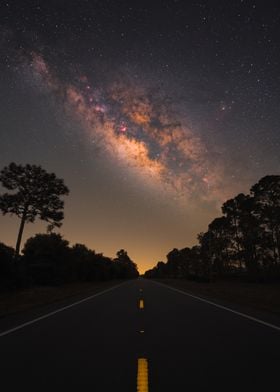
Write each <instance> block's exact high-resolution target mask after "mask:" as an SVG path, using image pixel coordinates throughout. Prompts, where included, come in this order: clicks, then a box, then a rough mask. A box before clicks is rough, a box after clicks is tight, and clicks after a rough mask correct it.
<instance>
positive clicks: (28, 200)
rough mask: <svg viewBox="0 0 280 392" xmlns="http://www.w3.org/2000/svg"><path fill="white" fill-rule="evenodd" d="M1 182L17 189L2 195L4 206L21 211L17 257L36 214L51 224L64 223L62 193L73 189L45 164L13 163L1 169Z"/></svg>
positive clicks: (6, 209)
mask: <svg viewBox="0 0 280 392" xmlns="http://www.w3.org/2000/svg"><path fill="white" fill-rule="evenodd" d="M0 183H2V185H3V187H4V188H6V189H8V190H9V191H14V192H13V193H4V194H2V195H0V210H1V211H2V213H3V214H4V215H5V214H8V213H9V214H15V215H17V216H18V217H19V218H20V220H21V222H20V227H19V232H18V237H17V242H16V251H15V256H16V258H17V257H18V255H19V251H20V244H21V238H22V233H23V229H24V225H25V223H26V222H34V221H35V219H36V217H39V219H41V220H43V221H46V222H48V223H49V225H50V226H51V227H53V226H57V227H59V226H61V221H62V220H63V217H64V216H63V207H64V202H63V200H61V199H60V196H63V195H67V194H68V193H69V190H68V188H67V187H66V186H65V185H64V182H63V180H62V179H58V178H57V177H56V175H55V174H54V173H47V172H46V171H45V170H44V169H42V168H41V166H35V165H29V164H27V165H25V166H22V165H17V164H15V163H13V162H12V163H10V164H9V166H6V167H4V168H3V169H2V170H1V172H0Z"/></svg>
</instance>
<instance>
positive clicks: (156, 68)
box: [0, 0, 280, 272]
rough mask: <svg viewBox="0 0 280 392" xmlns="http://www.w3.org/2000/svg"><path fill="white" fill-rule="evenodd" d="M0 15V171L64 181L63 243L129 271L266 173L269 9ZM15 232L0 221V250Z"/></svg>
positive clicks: (222, 5) (51, 6)
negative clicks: (121, 261)
mask: <svg viewBox="0 0 280 392" xmlns="http://www.w3.org/2000/svg"><path fill="white" fill-rule="evenodd" d="M0 16H1V18H0V50H1V56H0V62H1V63H0V67H1V72H0V87H1V94H0V101H1V102H0V138H1V139H0V140H1V143H0V168H2V167H3V166H5V165H7V164H9V163H10V162H11V161H14V162H16V163H21V164H25V163H31V164H39V165H42V167H43V168H44V169H46V170H48V171H54V172H55V173H56V174H57V176H58V177H61V178H64V180H65V183H66V185H67V186H68V187H69V188H70V195H69V196H68V197H67V198H66V200H65V202H66V203H65V220H64V223H63V226H62V228H61V229H60V232H61V233H62V234H63V236H64V237H65V238H66V239H68V240H69V241H70V243H71V244H74V243H76V242H78V243H84V244H86V245H87V246H89V247H90V248H92V249H95V250H96V251H97V252H103V253H104V254H105V255H108V256H114V255H115V253H116V251H117V250H119V249H120V248H124V249H126V250H127V251H128V254H129V255H130V257H131V258H132V259H133V260H134V261H135V262H136V263H137V264H138V267H139V270H140V272H143V271H144V270H145V269H148V268H150V267H152V266H153V265H154V264H155V263H156V262H157V261H159V260H162V259H164V258H165V255H166V254H167V253H168V252H169V251H170V250H171V249H173V248H174V247H177V248H182V247H185V246H191V245H194V244H195V243H196V236H197V234H198V233H199V232H201V231H205V230H207V226H208V224H209V223H210V221H211V220H212V219H213V218H215V217H217V216H219V215H220V214H221V212H220V206H221V204H222V203H223V202H224V201H225V200H227V199H228V198H231V197H233V196H235V195H236V194H237V193H239V192H245V193H246V192H249V189H250V187H251V185H253V184H254V183H255V182H257V181H258V180H259V179H260V178H261V177H262V176H264V175H267V174H279V172H280V165H279V164H280V155H279V146H280V132H279V123H280V110H279V102H280V71H279V70H280V64H279V62H280V5H279V3H278V2H277V1H249V0H232V1H215V0H213V1H183V0H173V1H171V0H170V1H168V0H166V1H153V2H152V1H144V0H143V1H141V2H140V1H139V2H136V1H113V0H103V1H94V0H90V1H87V0H77V1H72V0H71V1H69V0H48V1H40V0H38V1H34V0H25V1H19V0H15V1H1V3H0ZM0 191H3V190H1V189H0ZM18 225H19V221H18V219H17V218H13V217H9V216H5V217H2V216H1V217H0V241H2V242H4V243H6V244H8V245H14V244H15V239H16V235H17V230H18ZM36 232H46V224H44V223H42V222H37V223H35V224H28V225H27V227H26V230H25V233H24V240H25V239H26V238H28V237H30V236H31V235H34V234H35V233H36Z"/></svg>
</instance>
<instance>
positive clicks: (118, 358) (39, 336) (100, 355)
mask: <svg viewBox="0 0 280 392" xmlns="http://www.w3.org/2000/svg"><path fill="white" fill-rule="evenodd" d="M0 358H1V359H0V369H1V370H0V372H1V373H0V374H1V376H0V377H1V378H0V387H1V391H3V392H14V391H22V390H24V391H29V392H30V391H31V392H33V391H36V392H42V391H52V392H53V391H67V392H68V391H97V392H109V391H110V392H111V391H120V392H132V391H136V390H137V377H138V384H139V385H138V387H139V388H140V389H139V390H141V392H142V391H143V392H145V391H148V390H149V392H167V391H168V392H177V391H178V392H181V391H190V392H195V391H210V390H211V391H212V390H213V391H223V392H225V391H250V392H251V391H269V392H270V391H274V390H278V389H279V369H280V329H277V328H272V327H270V326H267V325H263V324H261V323H259V322H257V321H255V320H250V319H248V318H245V317H243V316H241V315H238V314H235V313H232V312H230V311H227V310H226V309H222V308H219V307H216V306H214V305H212V304H210V303H207V302H203V301H200V300H198V299H196V298H193V297H190V296H187V295H183V294H182V293H179V292H178V291H174V290H172V289H170V288H167V287H164V286H162V285H159V284H158V283H156V282H152V281H149V280H144V279H137V280H133V281H129V282H125V283H124V284H122V285H120V286H119V287H116V288H113V289H112V290H108V291H106V292H104V293H103V294H100V295H98V296H93V297H92V298H91V299H87V300H86V301H83V302H80V303H78V304H74V306H71V307H69V308H67V309H64V310H62V311H58V312H56V313H55V314H52V315H49V316H47V317H45V318H43V319H40V320H37V321H36V322H34V323H31V324H27V325H25V326H23V327H20V328H19V329H17V330H14V331H8V333H6V334H3V333H2V334H1V335H0ZM147 383H148V386H149V389H147V385H146V386H145V384H147Z"/></svg>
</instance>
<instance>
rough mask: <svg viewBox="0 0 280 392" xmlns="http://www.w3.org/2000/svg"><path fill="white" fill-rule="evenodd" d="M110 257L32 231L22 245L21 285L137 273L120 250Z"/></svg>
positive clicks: (125, 277) (120, 276)
mask: <svg viewBox="0 0 280 392" xmlns="http://www.w3.org/2000/svg"><path fill="white" fill-rule="evenodd" d="M117 256H118V257H117V259H114V260H112V259H111V258H109V257H106V256H104V255H103V254H102V253H95V251H93V250H91V249H89V248H87V247H86V246H85V245H82V244H75V245H74V246H73V247H70V246H69V243H68V241H66V240H64V239H63V238H62V236H61V235H60V234H55V233H51V234H36V235H35V236H34V237H31V238H29V239H28V240H27V241H26V244H25V246H24V248H23V257H22V259H21V260H20V264H21V265H22V266H24V268H25V273H24V274H23V275H22V276H24V278H25V284H29V285H60V284H63V283H69V282H75V281H87V282H89V281H103V280H110V279H130V278H135V277H137V276H138V271H137V266H136V264H135V263H133V261H131V260H130V258H129V256H128V255H127V253H126V252H125V251H124V250H122V251H120V252H118V253H117Z"/></svg>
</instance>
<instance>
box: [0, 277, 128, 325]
mask: <svg viewBox="0 0 280 392" xmlns="http://www.w3.org/2000/svg"><path fill="white" fill-rule="evenodd" d="M121 282H122V281H121V280H110V281H102V282H75V283H68V284H64V285H62V286H39V287H32V288H27V289H21V290H13V291H7V292H3V293H0V318H3V317H5V316H8V315H11V314H15V313H22V312H25V311H29V310H33V309H37V308H40V307H41V306H44V305H50V304H54V303H56V302H60V301H63V300H67V299H69V300H70V299H73V300H79V299H82V298H83V297H87V296H90V295H92V294H94V293H97V292H99V291H102V290H106V289H108V288H110V287H112V286H115V285H117V284H120V283H121Z"/></svg>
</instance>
